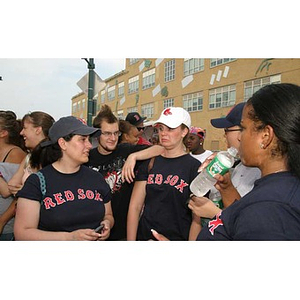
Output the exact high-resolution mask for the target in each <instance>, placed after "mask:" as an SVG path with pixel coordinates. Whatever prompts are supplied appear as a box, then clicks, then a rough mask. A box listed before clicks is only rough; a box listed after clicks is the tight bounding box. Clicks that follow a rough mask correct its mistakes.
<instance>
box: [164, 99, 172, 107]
mask: <svg viewBox="0 0 300 300" xmlns="http://www.w3.org/2000/svg"><path fill="white" fill-rule="evenodd" d="M172 106H174V98H170V99H166V100H164V109H165V108H168V107H172Z"/></svg>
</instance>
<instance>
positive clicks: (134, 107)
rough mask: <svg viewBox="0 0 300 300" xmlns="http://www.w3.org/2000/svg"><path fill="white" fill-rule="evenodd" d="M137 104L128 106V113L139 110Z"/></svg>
mask: <svg viewBox="0 0 300 300" xmlns="http://www.w3.org/2000/svg"><path fill="white" fill-rule="evenodd" d="M137 109H138V108H137V106H133V107H128V108H127V114H129V113H131V112H137V111H138V110H137Z"/></svg>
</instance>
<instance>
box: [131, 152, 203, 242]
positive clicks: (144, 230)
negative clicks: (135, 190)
mask: <svg viewBox="0 0 300 300" xmlns="http://www.w3.org/2000/svg"><path fill="white" fill-rule="evenodd" d="M148 164H149V160H148V161H145V162H144V163H143V164H142V165H141V166H140V168H139V169H138V173H137V176H136V181H144V180H146V181H147V185H146V198H145V206H144V210H143V213H142V216H141V218H140V221H139V226H138V233H137V239H138V240H149V239H154V237H153V235H152V234H151V229H155V230H156V231H158V232H159V233H161V234H163V235H164V236H166V237H167V238H168V239H170V240H173V241H178V240H188V237H189V230H190V226H191V222H192V213H191V210H190V209H189V208H188V207H187V204H186V201H187V200H188V198H189V195H190V188H189V185H190V183H191V181H192V180H193V179H194V178H195V177H196V176H197V174H198V168H199V167H200V165H201V162H200V161H199V160H197V159H195V158H194V157H192V156H191V155H189V154H186V155H183V156H180V157H176V158H165V157H162V156H157V157H156V158H155V160H154V164H153V167H152V168H151V170H150V171H149V173H148Z"/></svg>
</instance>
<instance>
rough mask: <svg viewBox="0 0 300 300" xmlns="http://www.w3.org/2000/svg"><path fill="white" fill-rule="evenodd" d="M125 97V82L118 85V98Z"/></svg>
mask: <svg viewBox="0 0 300 300" xmlns="http://www.w3.org/2000/svg"><path fill="white" fill-rule="evenodd" d="M123 96H124V81H123V82H120V83H119V84H118V97H120V98H121V97H123Z"/></svg>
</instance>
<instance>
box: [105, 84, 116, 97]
mask: <svg viewBox="0 0 300 300" xmlns="http://www.w3.org/2000/svg"><path fill="white" fill-rule="evenodd" d="M115 90H116V86H115V85H114V86H111V87H109V88H108V89H107V99H108V100H113V99H115V96H116V92H115Z"/></svg>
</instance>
